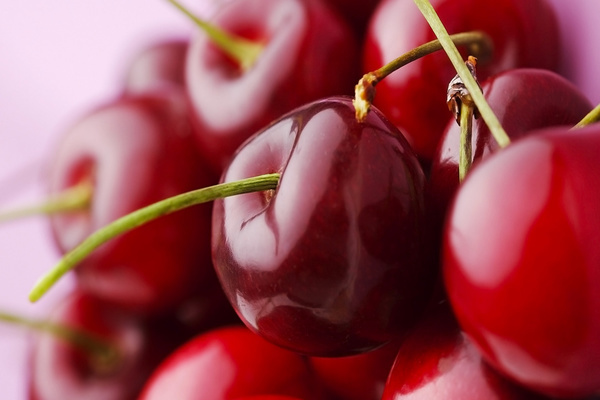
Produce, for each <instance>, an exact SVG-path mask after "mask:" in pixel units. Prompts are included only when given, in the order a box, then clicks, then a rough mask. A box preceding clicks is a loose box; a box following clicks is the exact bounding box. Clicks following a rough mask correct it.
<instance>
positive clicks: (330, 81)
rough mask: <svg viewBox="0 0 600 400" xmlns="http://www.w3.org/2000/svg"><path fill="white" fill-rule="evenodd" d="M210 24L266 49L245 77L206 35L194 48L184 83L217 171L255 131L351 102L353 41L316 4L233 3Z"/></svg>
mask: <svg viewBox="0 0 600 400" xmlns="http://www.w3.org/2000/svg"><path fill="white" fill-rule="evenodd" d="M211 23H213V24H215V25H216V26H219V27H220V28H221V29H224V30H225V31H227V32H230V33H233V34H236V35H240V36H243V37H246V38H248V39H250V40H253V41H256V42H259V43H263V44H264V48H263V49H262V51H261V53H260V55H259V57H258V59H257V60H256V62H255V63H254V65H253V66H252V67H251V68H249V69H248V70H247V71H242V70H241V69H240V67H239V66H238V65H237V64H236V63H234V62H232V61H231V59H229V58H228V57H226V56H225V55H224V53H223V52H222V51H221V50H217V49H216V47H215V45H214V44H212V43H211V42H210V40H209V39H208V37H207V36H206V35H204V34H199V35H198V36H196V37H195V39H194V40H193V41H192V44H191V46H190V50H189V53H188V58H187V67H186V71H187V72H186V79H187V85H188V89H189V94H190V98H191V101H192V103H193V104H194V107H195V110H196V114H197V115H198V122H199V126H200V129H199V130H198V136H197V138H198V141H199V143H200V147H201V148H202V149H205V152H204V155H205V157H206V158H207V159H208V160H210V161H211V162H212V164H213V165H215V166H216V167H217V169H218V170H219V171H221V170H222V168H223V167H224V166H225V165H226V164H227V162H229V160H230V158H231V155H232V154H233V152H234V151H235V150H236V149H237V148H238V147H239V145H240V144H241V143H242V142H243V141H244V140H246V139H247V138H248V137H249V136H251V135H252V134H254V133H255V132H256V131H257V130H259V129H262V128H263V127H264V126H266V125H268V124H269V123H271V122H272V121H274V120H275V119H277V118H279V117H280V116H282V115H283V114H284V113H286V112H288V111H291V110H292V109H293V108H295V107H298V106H301V105H303V104H305V103H308V102H310V101H313V100H317V99H320V98H322V97H326V96H329V95H338V94H346V95H351V94H352V91H353V90H354V85H355V84H356V82H357V81H358V78H359V75H358V73H359V60H358V44H357V42H356V39H354V37H353V35H352V33H351V31H350V28H349V27H348V26H347V25H346V24H345V23H344V21H343V20H342V18H341V17H340V16H338V15H337V14H336V13H334V12H333V11H332V10H331V9H330V7H327V6H325V5H324V4H323V3H322V2H321V1H319V0H236V1H233V2H231V3H229V4H227V5H224V6H223V7H222V8H221V9H220V11H219V12H218V13H217V14H216V15H215V17H214V19H213V20H211Z"/></svg>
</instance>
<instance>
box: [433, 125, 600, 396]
mask: <svg viewBox="0 0 600 400" xmlns="http://www.w3.org/2000/svg"><path fill="white" fill-rule="evenodd" d="M598 151H600V125H599V124H593V125H590V126H588V127H586V128H582V129H579V130H577V131H572V130H569V129H568V128H566V127H560V128H551V129H550V128H547V129H545V130H544V131H541V132H536V133H532V134H530V135H528V136H527V137H525V138H522V139H520V140H519V141H517V142H515V143H514V144H513V145H510V146H509V147H507V148H506V149H504V150H502V151H500V152H498V153H496V154H494V155H492V156H490V157H488V159H487V160H485V161H484V162H482V163H481V164H480V165H479V166H478V167H477V168H476V169H474V170H473V171H472V172H471V173H470V174H469V175H468V176H467V178H466V180H465V181H464V183H463V184H462V185H461V187H460V188H459V190H458V192H457V195H456V197H455V200H454V202H453V205H452V206H451V209H450V212H449V217H448V220H447V228H446V230H445V235H444V253H443V261H444V263H443V264H444V265H443V267H444V277H445V282H446V287H447V292H448V296H449V298H450V300H451V303H452V307H453V310H454V312H455V313H456V315H457V318H458V321H459V322H460V324H461V326H462V328H463V329H464V330H465V332H466V333H467V334H468V335H469V336H470V337H472V339H473V340H474V343H475V345H476V346H477V348H478V349H479V350H480V351H481V352H482V353H483V355H484V358H485V359H486V360H488V361H489V362H490V363H491V364H492V365H493V366H495V367H496V368H497V369H498V370H499V371H500V372H502V373H503V374H505V375H506V376H508V377H510V378H511V379H514V380H515V381H516V382H519V383H521V384H523V385H525V386H527V387H529V388H532V389H534V390H537V391H539V392H542V393H545V394H548V395H552V396H565V397H576V396H586V395H591V394H594V393H598V391H599V390H600V387H599V382H600V363H599V360H600V340H599V338H600V324H599V322H598V321H600V296H598V293H600V291H599V289H600V288H598V282H600V270H599V269H598V268H597V266H598V265H599V263H600V256H599V255H598V250H597V249H598V247H597V243H598V240H600V231H599V228H598V227H599V226H600V221H599V218H598V217H599V213H598V207H597V205H598V201H599V199H600V178H599V177H600V175H599V174H598V173H597V168H596V166H597V154H598Z"/></svg>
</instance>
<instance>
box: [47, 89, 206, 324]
mask: <svg viewBox="0 0 600 400" xmlns="http://www.w3.org/2000/svg"><path fill="white" fill-rule="evenodd" d="M168 93H171V94H172V92H168ZM193 140H194V139H193V132H192V130H191V125H190V122H189V117H188V114H187V108H186V107H185V105H184V103H183V101H182V100H181V98H180V97H179V96H178V95H177V94H174V95H173V96H167V95H166V92H161V93H160V94H159V93H155V94H153V95H146V96H136V97H125V98H121V99H119V100H117V101H113V102H110V103H108V104H106V105H104V106H102V107H99V108H98V109H96V110H94V111H92V112H90V113H89V114H88V115H86V116H84V118H82V119H80V120H79V121H78V122H77V123H76V124H75V125H74V126H73V127H72V128H71V129H70V130H69V132H68V133H67V135H66V136H65V137H64V139H63V141H62V142H61V143H60V146H59V148H58V150H57V154H56V157H55V160H54V163H53V164H52V165H51V170H50V193H51V194H52V193H58V192H61V191H64V190H65V189H66V188H69V187H72V186H74V185H76V184H78V183H80V182H82V181H89V182H91V183H92V185H93V198H92V201H91V205H90V206H89V207H88V209H86V210H83V211H79V212H74V213H67V214H61V215H54V216H53V217H52V219H51V223H52V229H53V234H54V237H55V239H56V242H57V244H58V246H59V248H60V249H61V250H62V251H67V250H70V249H72V248H73V247H74V246H76V245H77V244H79V243H80V242H81V241H82V240H83V239H85V238H86V237H87V236H88V235H89V234H91V233H92V232H94V231H95V230H97V229H98V228H100V227H103V226H104V225H106V224H107V223H109V222H112V221H113V220H115V219H117V218H118V217H121V216H123V215H125V214H127V213H130V212H132V211H134V210H137V209H139V208H140V207H142V206H145V205H148V204H150V203H154V202H156V201H158V200H161V199H164V198H166V197H169V196H172V195H175V194H179V193H182V192H185V191H188V190H192V189H197V188H200V187H204V186H208V185H209V184H212V183H214V182H215V180H216V179H215V178H213V176H212V173H210V172H209V170H208V169H207V167H205V166H203V165H202V164H201V162H200V159H199V156H198V155H197V153H196V152H195V150H194V146H193V143H194V142H193ZM210 212H211V208H210V206H199V207H194V208H191V209H189V210H185V211H182V212H180V213H175V214H173V215H169V216H167V217H164V218H161V219H158V220H156V221H153V222H152V223H150V224H148V225H145V226H143V227H141V228H139V229H136V230H134V231H132V232H130V233H127V234H125V235H123V236H121V237H119V238H117V239H115V240H114V241H111V242H110V243H108V244H107V245H105V246H102V247H101V248H100V249H98V250H97V251H95V252H94V253H93V254H91V255H90V257H88V258H86V259H85V260H84V261H83V262H82V263H81V264H80V265H79V266H78V268H77V270H76V271H77V278H78V283H79V285H81V287H82V288H83V289H84V290H85V291H88V292H91V293H94V294H95V295H97V296H100V297H102V298H104V299H106V300H109V301H111V302H114V303H118V304H120V305H121V306H123V307H127V308H129V309H132V310H136V311H138V312H141V313H145V314H152V313H160V312H164V311H166V310H171V309H172V308H173V307H175V306H177V305H178V304H180V303H181V302H182V301H183V300H185V299H187V298H190V297H192V296H194V295H195V293H196V292H197V291H202V290H204V289H203V288H206V287H207V286H209V285H215V284H216V277H215V275H214V271H213V269H212V263H211V260H210V248H209V243H210V236H209V235H210Z"/></svg>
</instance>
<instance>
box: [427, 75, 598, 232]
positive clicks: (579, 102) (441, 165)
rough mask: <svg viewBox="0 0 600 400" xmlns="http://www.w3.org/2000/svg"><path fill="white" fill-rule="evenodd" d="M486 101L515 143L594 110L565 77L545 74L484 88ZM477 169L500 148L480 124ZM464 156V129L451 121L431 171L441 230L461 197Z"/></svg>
mask: <svg viewBox="0 0 600 400" xmlns="http://www.w3.org/2000/svg"><path fill="white" fill-rule="evenodd" d="M482 89H483V92H484V96H485V98H486V100H487V102H488V104H489V105H490V107H491V108H492V110H493V111H494V113H495V114H496V115H497V117H498V119H499V121H500V123H501V125H502V127H503V128H504V130H505V131H506V133H507V134H508V136H509V137H510V138H512V139H513V140H515V139H518V138H520V137H522V136H525V135H527V134H528V133H529V132H531V131H532V130H534V129H539V128H545V127H551V126H559V125H571V126H573V125H575V124H576V123H577V122H579V121H580V120H581V119H582V118H583V117H584V116H585V115H586V114H587V113H588V112H589V111H591V109H592V104H591V103H590V101H589V100H588V99H587V98H586V97H585V96H584V95H583V94H582V93H581V92H580V91H579V90H578V89H577V88H576V87H575V86H574V85H573V84H572V83H570V82H568V81H567V80H566V79H565V78H563V77H562V76H560V75H558V74H556V73H554V72H551V71H548V70H542V69H528V68H521V69H513V70H509V71H505V72H502V73H500V74H498V75H495V76H493V77H491V78H490V79H488V80H486V81H485V82H483V83H482ZM472 148H473V150H472V153H473V165H472V168H474V167H476V166H477V164H479V163H480V162H481V161H482V160H484V159H485V158H487V157H488V156H489V155H490V154H491V153H493V152H496V151H497V150H498V148H499V146H498V143H497V142H496V140H495V139H494V138H493V137H492V135H491V133H490V130H489V128H488V127H487V125H486V124H485V122H484V121H483V120H482V119H481V118H479V119H476V120H475V122H474V124H473V131H472ZM459 153H460V126H459V125H458V124H457V123H456V122H455V121H454V120H452V121H450V122H449V123H448V126H447V127H446V131H445V132H444V135H443V136H442V140H441V142H440V145H439V146H438V149H437V152H436V155H435V157H434V159H433V162H432V165H431V172H430V177H429V181H428V184H427V186H428V192H429V194H430V196H429V197H430V199H431V201H432V203H433V204H432V206H433V207H434V210H433V211H432V212H435V213H436V214H437V219H438V221H439V222H438V223H440V224H441V220H443V218H444V215H445V214H446V209H447V208H448V205H449V203H450V201H451V199H452V197H453V196H454V193H455V192H456V190H457V188H458V185H459V179H458V165H459Z"/></svg>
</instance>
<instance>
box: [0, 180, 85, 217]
mask: <svg viewBox="0 0 600 400" xmlns="http://www.w3.org/2000/svg"><path fill="white" fill-rule="evenodd" d="M92 195H93V187H92V185H91V183H90V182H87V181H85V182H82V183H80V184H78V185H75V186H73V187H70V188H68V189H66V190H65V191H64V192H62V193H59V194H57V195H56V196H54V197H52V198H50V199H49V200H47V201H45V202H43V203H40V204H35V205H32V206H29V207H23V208H19V209H16V210H10V211H6V212H2V213H0V222H6V221H11V220H14V219H18V218H24V217H30V216H33V215H50V214H57V213H63V212H71V211H80V210H85V209H87V208H89V206H90V204H91V201H92Z"/></svg>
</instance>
